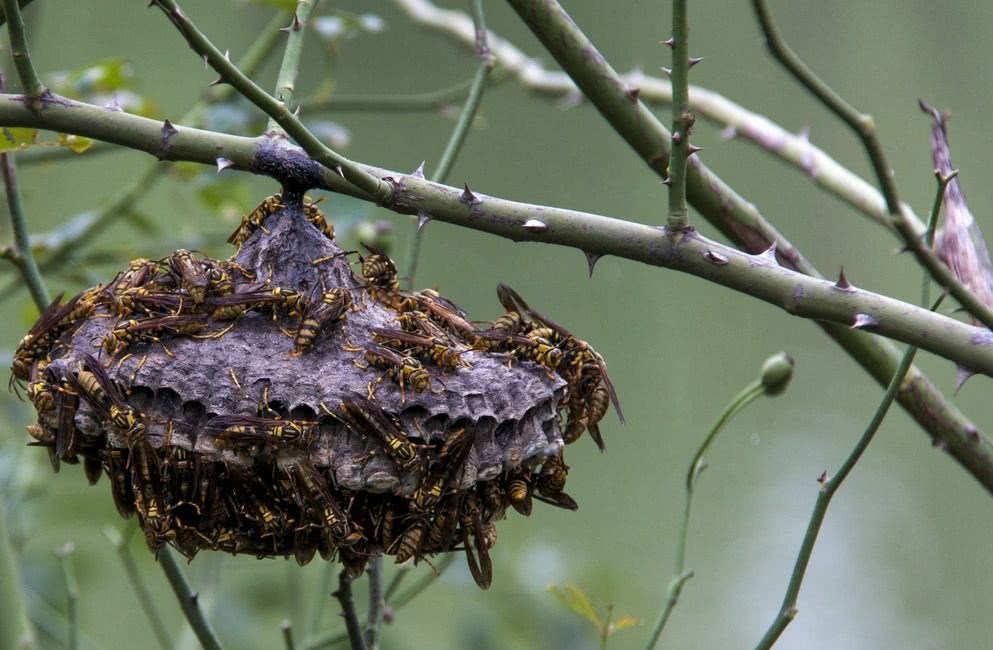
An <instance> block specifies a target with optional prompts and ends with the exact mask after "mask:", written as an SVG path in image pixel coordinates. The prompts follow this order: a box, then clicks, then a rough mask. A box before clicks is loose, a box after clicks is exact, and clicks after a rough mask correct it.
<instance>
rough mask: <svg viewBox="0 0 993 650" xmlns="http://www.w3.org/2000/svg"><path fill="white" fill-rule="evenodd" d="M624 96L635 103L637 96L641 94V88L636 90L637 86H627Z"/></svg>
mask: <svg viewBox="0 0 993 650" xmlns="http://www.w3.org/2000/svg"><path fill="white" fill-rule="evenodd" d="M624 94H625V95H627V98H628V99H630V100H631V101H632V102H636V101H638V96H639V95H640V94H641V88H638V87H637V86H628V87H627V89H626V90H625V91H624Z"/></svg>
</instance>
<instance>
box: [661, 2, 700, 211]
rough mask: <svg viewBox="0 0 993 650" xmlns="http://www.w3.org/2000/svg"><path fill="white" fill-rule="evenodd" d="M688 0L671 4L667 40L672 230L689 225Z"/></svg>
mask: <svg viewBox="0 0 993 650" xmlns="http://www.w3.org/2000/svg"><path fill="white" fill-rule="evenodd" d="M687 14H688V11H687V8H686V0H675V1H674V2H673V3H672V38H671V39H669V40H668V41H666V42H667V43H669V46H670V47H671V48H672V70H671V72H670V75H671V76H672V148H671V149H670V152H669V170H668V175H667V177H666V183H667V184H668V185H669V219H668V224H669V228H670V229H671V230H682V229H684V228H686V226H687V223H688V219H689V212H688V211H687V209H686V161H687V160H689V156H690V148H689V147H690V134H691V133H692V129H693V120H694V118H693V115H692V114H691V113H690V106H689V104H690V97H689V89H688V88H687V85H688V83H689V76H690V64H689V57H690V49H689V47H690V46H689V39H690V28H689V23H688V17H687Z"/></svg>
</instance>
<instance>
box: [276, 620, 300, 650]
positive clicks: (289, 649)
mask: <svg viewBox="0 0 993 650" xmlns="http://www.w3.org/2000/svg"><path fill="white" fill-rule="evenodd" d="M279 629H280V630H282V632H283V646H284V647H285V648H286V650H294V649H295V648H296V644H295V643H294V642H293V624H292V623H290V622H289V621H288V620H285V619H284V620H283V622H282V623H280V624H279Z"/></svg>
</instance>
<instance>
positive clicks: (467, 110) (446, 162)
mask: <svg viewBox="0 0 993 650" xmlns="http://www.w3.org/2000/svg"><path fill="white" fill-rule="evenodd" d="M471 6H472V21H473V27H474V28H475V32H476V54H477V55H478V56H479V65H478V66H477V67H476V75H475V77H474V78H473V80H472V87H471V88H470V89H469V97H468V98H467V99H466V101H465V105H464V106H463V107H462V112H461V113H460V114H459V120H458V122H457V123H456V124H455V129H453V130H452V135H451V136H450V137H449V138H448V144H446V145H445V152H444V153H443V154H442V155H441V161H440V162H439V163H438V169H437V170H435V173H434V175H433V176H432V177H431V180H433V181H435V182H437V183H444V182H445V181H446V180H447V179H448V174H449V172H451V171H452V166H454V165H455V159H456V158H458V156H459V152H460V151H462V145H463V144H464V143H465V139H466V136H468V135H469V129H470V128H471V127H472V122H473V120H474V119H475V117H476V111H477V110H478V109H479V105H480V103H481V102H482V99H483V90H484V89H485V88H486V81H487V79H488V78H489V75H490V70H492V69H493V56H492V55H491V54H490V46H489V43H488V42H487V40H486V21H485V19H484V16H483V2H482V0H471ZM427 219H428V215H427V214H424V215H418V217H417V230H416V231H414V236H413V237H411V239H410V246H409V247H408V249H407V260H406V268H405V269H404V274H403V275H404V277H405V278H406V282H407V285H408V288H412V287H413V286H414V276H415V275H416V274H417V261H418V259H419V258H420V255H421V241H422V239H423V237H424V226H425V225H426V224H427Z"/></svg>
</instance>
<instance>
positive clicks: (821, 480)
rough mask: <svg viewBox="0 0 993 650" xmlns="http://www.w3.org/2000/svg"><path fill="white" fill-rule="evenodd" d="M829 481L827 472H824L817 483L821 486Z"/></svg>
mask: <svg viewBox="0 0 993 650" xmlns="http://www.w3.org/2000/svg"><path fill="white" fill-rule="evenodd" d="M827 480H828V475H827V470H824V471H823V472H821V475H820V476H818V477H817V482H818V483H820V484H821V485H824V484H825V483H827Z"/></svg>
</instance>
